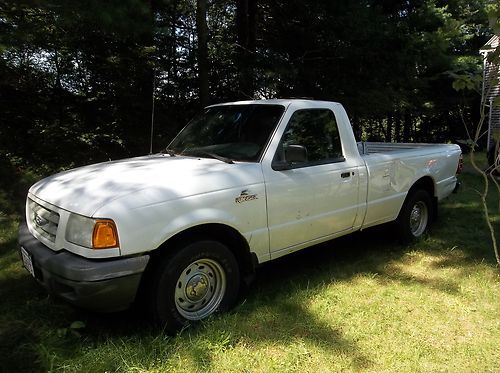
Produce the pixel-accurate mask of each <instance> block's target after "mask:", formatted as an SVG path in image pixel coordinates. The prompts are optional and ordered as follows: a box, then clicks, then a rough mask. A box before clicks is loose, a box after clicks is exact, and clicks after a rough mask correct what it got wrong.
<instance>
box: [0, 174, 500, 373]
mask: <svg viewBox="0 0 500 373" xmlns="http://www.w3.org/2000/svg"><path fill="white" fill-rule="evenodd" d="M461 179H462V182H463V187H462V189H461V190H460V192H459V193H458V194H455V195H452V196H451V197H450V198H448V199H447V200H446V201H444V202H443V203H441V204H440V215H439V220H438V221H437V222H436V224H435V225H434V227H433V229H432V230H431V232H430V234H429V235H428V236H427V237H425V238H424V239H423V240H421V241H419V242H417V243H415V244H412V245H410V246H401V245H400V244H398V243H397V241H396V240H395V238H393V236H394V235H393V232H392V227H390V226H389V227H381V228H376V229H370V230H367V231H364V232H361V233H358V234H354V235H351V236H349V237H344V238H341V239H338V240H334V241H331V242H328V243H326V244H322V245H319V246H316V247H313V248H310V249H307V250H303V251H302V252H300V253H296V254H294V255H291V256H288V257H285V258H282V259H280V260H277V261H274V262H272V263H268V264H266V265H264V266H262V267H261V268H260V269H259V270H258V272H257V278H256V281H255V283H254V284H253V286H252V287H251V288H250V290H249V291H248V292H246V293H245V294H243V295H242V296H241V299H240V302H239V304H238V305H237V307H236V308H235V309H234V310H233V311H232V312H230V313H227V314H224V315H218V316H216V317H212V318H210V319H209V320H208V321H206V322H203V323H202V324H201V325H199V326H198V327H195V328H190V329H186V330H184V331H182V332H181V333H180V334H178V335H177V336H175V337H170V336H167V335H166V334H165V333H163V332H162V330H159V329H156V328H154V327H152V326H150V325H149V324H148V322H147V320H145V317H144V315H143V314H142V313H141V312H140V311H137V310H131V311H127V312H123V313H118V314H116V313H115V314H108V315H102V314H93V313H89V312H85V311H81V310H77V309H74V308H72V307H71V306H69V305H67V304H65V303H63V302H61V301H58V300H57V299H53V298H51V297H49V296H47V294H46V293H45V291H44V290H43V289H42V288H40V287H39V286H38V285H37V284H36V283H35V281H34V280H33V279H32V278H30V277H29V275H28V273H27V272H26V271H25V270H24V269H23V268H22V267H21V264H20V260H19V257H18V254H17V251H16V250H17V242H16V240H17V237H16V234H17V224H18V221H19V213H16V212H15V211H18V210H19V209H18V208H14V209H11V210H10V211H9V212H8V213H5V212H4V213H1V214H0V299H1V303H0V371H5V372H16V371H69V372H71V371H86V372H94V371H95V372H99V371H101V372H104V371H107V372H115V371H120V372H121V371H133V372H142V371H152V372H154V371H157V372H165V371H189V372H191V371H203V372H204V371H218V372H219V371H237V372H246V371H249V372H250V371H252V372H254V371H255V372H260V371H301V372H303V371H311V372H312V371H314V372H317V371H377V372H380V371H393V372H401V371H412V372H414V371H422V372H423V371H425V372H427V371H460V372H464V371H465V372H468V371H470V372H487V371H491V372H493V371H498V366H499V363H500V352H499V351H500V317H499V315H500V301H499V294H500V286H499V284H500V282H499V274H500V271H499V268H498V267H497V266H496V265H495V260H494V255H493V251H492V249H491V242H490V239H489V233H488V231H487V229H486V226H485V224H484V220H483V215H482V212H481V210H480V207H479V205H480V201H479V198H478V196H477V193H476V192H475V190H476V189H479V188H480V187H481V179H480V178H479V177H478V176H477V175H474V174H471V173H465V174H463V175H462V176H461ZM1 195H2V194H0V196H1ZM4 195H6V194H4ZM2 203H3V204H0V206H5V205H6V202H5V201H3V202H2ZM12 203H17V204H18V203H19V201H13V202H12ZM490 205H491V208H492V211H493V219H494V224H495V226H496V228H497V232H498V231H499V230H500V229H499V224H498V223H499V221H500V214H499V211H498V194H497V193H496V191H492V193H491V198H490ZM497 234H498V233H497Z"/></svg>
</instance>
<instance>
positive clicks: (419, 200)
mask: <svg viewBox="0 0 500 373" xmlns="http://www.w3.org/2000/svg"><path fill="white" fill-rule="evenodd" d="M434 214H435V212H434V206H433V203H432V199H431V196H430V195H429V193H428V192H427V191H425V190H421V189H420V190H415V191H410V194H408V196H407V197H406V200H405V202H404V204H403V207H402V208H401V211H400V212H399V216H398V218H397V219H396V225H397V227H398V234H399V238H400V241H401V242H402V243H404V244H407V243H411V242H412V241H414V240H416V239H418V238H420V237H422V236H423V235H424V233H426V232H427V229H428V228H429V226H430V225H431V223H432V219H433V217H434Z"/></svg>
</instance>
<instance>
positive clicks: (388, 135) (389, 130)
mask: <svg viewBox="0 0 500 373" xmlns="http://www.w3.org/2000/svg"><path fill="white" fill-rule="evenodd" d="M393 122H394V117H393V116H392V113H389V115H388V116H387V127H386V128H385V141H386V142H391V141H392V125H393Z"/></svg>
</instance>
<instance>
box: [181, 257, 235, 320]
mask: <svg viewBox="0 0 500 373" xmlns="http://www.w3.org/2000/svg"><path fill="white" fill-rule="evenodd" d="M225 292H226V273H225V271H224V269H223V268H222V266H221V265H220V264H219V263H218V262H216V261H215V260H212V259H208V258H203V259H199V260H196V261H194V262H193V263H191V264H189V265H188V266H187V267H186V268H184V270H183V271H182V272H181V274H180V276H179V278H178V279H177V282H176V283H175V294H174V296H175V307H176V308H177V311H178V312H179V313H180V314H181V315H182V316H183V317H184V318H186V319H188V320H201V319H204V318H205V317H207V316H209V315H210V314H212V313H213V312H214V311H215V310H216V309H217V307H219V304H220V302H221V301H222V299H223V298H224V294H225Z"/></svg>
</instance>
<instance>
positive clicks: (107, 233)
mask: <svg viewBox="0 0 500 373" xmlns="http://www.w3.org/2000/svg"><path fill="white" fill-rule="evenodd" d="M112 247H118V233H117V230H116V225H115V223H114V221H113V220H97V221H96V223H95V225H94V232H93V233H92V248H93V249H109V248H112Z"/></svg>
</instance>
